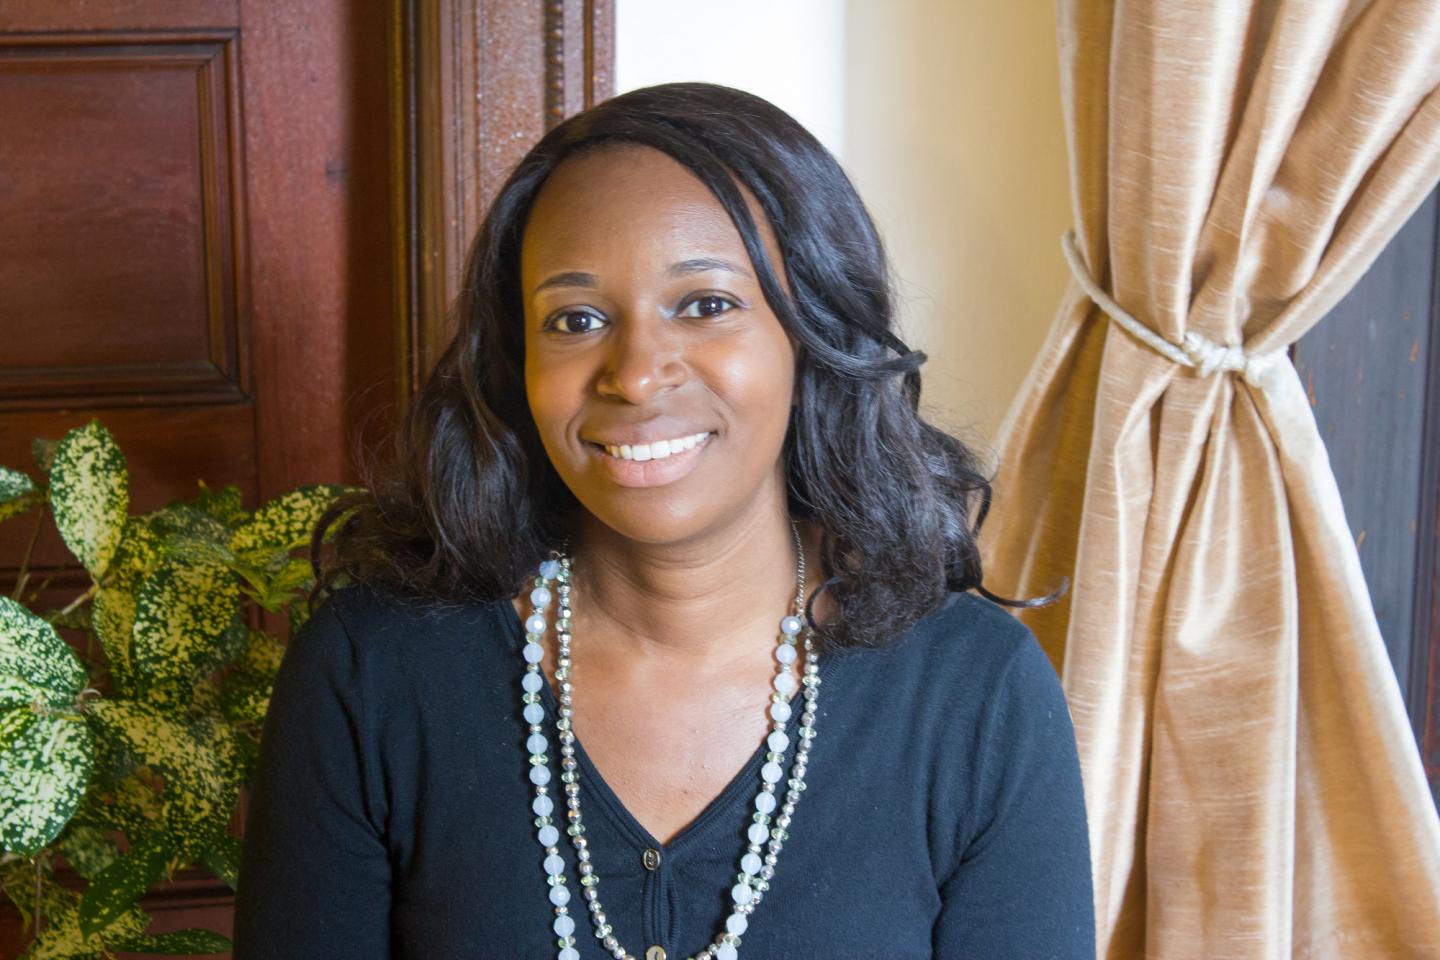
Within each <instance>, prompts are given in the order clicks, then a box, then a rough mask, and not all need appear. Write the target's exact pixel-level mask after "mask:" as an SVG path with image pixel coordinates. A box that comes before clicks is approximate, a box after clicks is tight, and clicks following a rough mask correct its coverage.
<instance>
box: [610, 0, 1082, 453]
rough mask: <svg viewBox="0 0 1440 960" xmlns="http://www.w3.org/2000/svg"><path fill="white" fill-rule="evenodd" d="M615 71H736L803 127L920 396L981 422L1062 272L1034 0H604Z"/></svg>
mask: <svg viewBox="0 0 1440 960" xmlns="http://www.w3.org/2000/svg"><path fill="white" fill-rule="evenodd" d="M616 80H617V82H616V88H617V91H624V90H629V89H633V88H634V87H637V86H645V85H647V84H651V83H661V82H665V81H669V80H710V81H713V82H717V83H725V84H729V85H731V86H736V87H741V88H744V89H746V90H750V91H752V92H754V93H757V94H759V95H761V96H763V97H766V98H767V99H769V100H771V101H773V102H774V103H776V104H777V105H779V106H780V107H782V108H783V109H785V110H787V111H789V112H790V113H791V114H793V115H794V116H795V117H796V118H797V119H798V120H800V122H801V123H803V124H805V125H806V126H807V127H809V128H810V129H811V130H812V131H814V132H815V134H816V135H817V136H818V137H819V138H820V139H821V141H822V142H824V143H825V144H826V146H828V147H829V148H830V149H831V150H832V151H833V152H834V153H835V154H836V156H837V157H839V159H840V161H841V163H842V164H843V165H844V166H845V168H846V170H847V171H848V172H849V173H850V176H851V178H852V180H854V181H855V184H856V187H857V188H858V189H859V191H860V195H861V197H862V198H863V199H864V200H865V203H866V205H867V206H868V207H869V208H870V211H871V214H872V215H873V216H874V217H875V220H876V222H877V223H878V224H879V227H880V231H881V233H882V235H883V236H884V237H885V240H886V244H887V247H888V249H889V252H890V255H891V258H892V260H893V262H894V265H895V273H896V276H897V278H898V280H899V284H900V290H899V293H900V295H901V315H900V326H901V334H902V336H903V337H904V339H905V340H906V341H907V342H908V343H910V345H911V346H913V347H916V348H917V349H921V350H924V351H925V352H926V353H927V354H929V357H930V359H929V362H927V363H926V364H925V366H924V367H923V368H922V373H923V375H924V390H923V395H922V398H921V400H922V405H923V408H924V410H925V412H926V413H927V414H928V415H929V416H930V417H931V418H932V419H933V420H935V421H936V422H937V423H939V424H941V425H943V426H944V427H946V428H947V429H950V430H952V431H954V432H956V433H958V434H960V435H961V436H962V437H964V438H965V439H966V440H968V441H976V442H979V443H981V444H983V443H985V442H988V441H989V440H991V439H992V438H993V437H994V434H995V430H996V428H997V427H998V425H999V423H1000V420H1001V419H1002V417H1003V416H1004V414H1005V410H1006V408H1007V407H1008V405H1009V404H1010V403H1011V401H1012V399H1013V398H1014V396H1015V394H1016V392H1017V391H1018V389H1019V387H1020V383H1021V380H1022V379H1023V378H1024V376H1025V373H1026V371H1027V369H1028V368H1029V365H1030V361H1031V359H1032V358H1033V356H1034V354H1035V352H1036V351H1037V350H1038V348H1039V346H1040V343H1041V340H1042V339H1043V337H1044V333H1045V331H1046V329H1047V328H1048V327H1049V324H1050V320H1051V317H1052V315H1053V313H1054V309H1055V306H1056V305H1057V303H1058V302H1059V299H1060V296H1061V294H1062V292H1063V291H1064V288H1065V282H1066V278H1067V273H1066V267H1065V262H1064V260H1063V259H1062V258H1061V255H1060V248H1059V236H1060V233H1061V231H1062V230H1064V228H1065V226H1066V225H1067V224H1068V223H1069V220H1070V208H1069V188H1068V181H1067V174H1066V162H1065V141H1064V133H1063V128H1062V126H1061V115H1060V99H1059V76H1058V69H1057V66H1056V50H1055V21H1054V8H1053V6H1052V5H1051V4H1049V3H1014V4H1011V3H995V2H961V0H848V2H847V0H829V2H824V0H770V2H768V3H760V2H754V0H733V2H729V3H724V4H720V3H712V2H707V0H664V2H662V0H616Z"/></svg>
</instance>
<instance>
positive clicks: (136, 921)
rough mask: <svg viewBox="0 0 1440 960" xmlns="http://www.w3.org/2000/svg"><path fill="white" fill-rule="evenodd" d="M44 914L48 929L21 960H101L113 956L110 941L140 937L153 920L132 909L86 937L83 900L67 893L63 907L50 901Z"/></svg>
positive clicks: (139, 910) (45, 929)
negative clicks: (82, 907) (81, 917)
mask: <svg viewBox="0 0 1440 960" xmlns="http://www.w3.org/2000/svg"><path fill="white" fill-rule="evenodd" d="M44 913H45V928H44V929H43V930H42V931H41V932H40V937H39V939H38V940H36V941H35V942H34V943H33V944H31V945H30V949H29V950H27V951H25V952H24V953H22V954H21V955H20V958H19V960H102V958H107V957H110V956H113V954H112V953H111V952H110V949H109V948H108V947H107V941H109V940H110V939H114V940H115V941H117V942H119V941H122V940H128V939H129V938H131V937H137V936H140V935H142V934H143V933H144V932H145V931H146V930H148V929H149V927H150V923H151V919H152V918H151V917H150V915H149V914H148V913H146V912H145V911H144V910H142V909H140V908H139V907H131V908H130V909H128V910H126V911H125V912H124V913H122V914H121V915H120V916H119V917H117V918H115V919H114V920H113V921H112V922H111V923H110V925H109V926H107V927H106V928H105V929H104V930H102V931H100V932H98V933H92V934H90V935H89V936H86V935H85V934H83V933H81V932H80V897H79V896H78V895H76V894H73V893H71V892H70V891H68V890H67V891H65V902H64V903H63V904H56V905H54V906H52V905H50V904H49V903H48V902H47V904H46V905H45V908H44Z"/></svg>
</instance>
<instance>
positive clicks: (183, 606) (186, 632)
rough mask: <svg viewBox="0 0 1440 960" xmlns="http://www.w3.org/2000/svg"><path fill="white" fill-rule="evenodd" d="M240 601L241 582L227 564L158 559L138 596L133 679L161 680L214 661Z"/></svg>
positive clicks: (183, 675)
mask: <svg viewBox="0 0 1440 960" xmlns="http://www.w3.org/2000/svg"><path fill="white" fill-rule="evenodd" d="M239 603H240V587H239V585H238V584H237V583H236V582H235V577H234V575H233V574H231V573H230V571H229V570H227V569H226V568H225V567H220V566H215V565H213V564H185V563H178V562H166V563H164V564H162V565H161V566H160V568H159V569H157V570H156V571H155V572H154V573H153V574H151V575H150V576H149V577H148V578H147V579H146V580H145V582H144V584H142V585H141V587H140V592H139V594H138V595H137V596H136V607H135V627H134V629H133V631H132V633H131V642H130V659H131V667H132V671H133V673H134V675H135V677H136V679H137V681H138V682H139V683H141V684H142V685H144V686H147V687H150V686H161V685H164V684H166V683H169V682H173V681H177V680H182V679H188V678H191V677H193V676H194V674H195V672H196V671H197V670H198V669H199V668H201V667H202V666H203V665H205V664H206V663H207V662H213V661H214V660H215V659H216V649H215V648H216V643H217V641H219V640H221V639H222V637H223V635H224V634H225V632H226V631H227V630H228V629H229V628H230V625H231V621H232V620H233V619H234V618H235V613H236V610H237V608H238V606H239Z"/></svg>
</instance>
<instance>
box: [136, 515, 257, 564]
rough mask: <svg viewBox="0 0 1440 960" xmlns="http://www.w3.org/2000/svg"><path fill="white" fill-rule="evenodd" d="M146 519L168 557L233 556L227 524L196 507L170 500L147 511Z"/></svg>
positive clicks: (225, 559) (220, 559) (223, 560)
mask: <svg viewBox="0 0 1440 960" xmlns="http://www.w3.org/2000/svg"><path fill="white" fill-rule="evenodd" d="M145 520H146V522H147V523H148V524H149V526H150V529H152V530H154V531H155V533H156V534H157V535H158V536H159V537H160V539H161V541H162V542H163V543H164V550H165V554H166V556H167V557H172V558H174V559H177V560H184V561H186V562H189V563H218V564H227V563H232V562H233V561H234V559H235V558H234V556H233V555H232V554H231V553H230V548H229V547H228V546H226V544H227V542H228V541H229V539H230V528H229V527H227V526H225V524H223V523H221V522H220V521H219V520H217V519H215V518H214V517H212V516H210V514H208V513H206V512H205V511H204V510H201V509H200V508H198V507H194V506H191V505H190V504H188V503H171V504H167V505H166V506H163V507H161V508H160V509H159V510H155V511H152V512H151V513H148V514H146V515H145Z"/></svg>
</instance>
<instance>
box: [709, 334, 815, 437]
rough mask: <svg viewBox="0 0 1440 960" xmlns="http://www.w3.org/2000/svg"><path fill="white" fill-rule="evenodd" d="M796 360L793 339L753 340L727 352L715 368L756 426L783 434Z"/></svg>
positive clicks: (731, 398) (736, 404)
mask: <svg viewBox="0 0 1440 960" xmlns="http://www.w3.org/2000/svg"><path fill="white" fill-rule="evenodd" d="M794 362H795V361H794V356H793V354H792V353H791V350H790V345H789V341H787V340H785V339H784V338H781V339H780V341H779V343H778V344H777V343H775V342H771V341H769V340H767V341H766V342H764V343H756V342H751V343H746V344H744V345H743V346H740V347H739V349H736V350H732V351H727V353H726V355H725V357H724V358H723V361H722V362H721V363H720V364H718V365H717V366H716V367H715V368H714V370H715V375H716V378H717V382H718V383H720V384H721V385H722V387H721V389H723V390H724V392H725V394H726V396H727V398H728V399H729V401H730V403H731V405H732V406H733V407H734V408H736V409H739V410H743V411H744V412H745V414H746V415H747V417H749V418H751V419H752V420H753V421H754V422H753V423H752V425H751V426H752V429H756V430H757V431H758V432H767V430H768V432H776V433H780V434H783V433H784V431H785V427H786V425H787V422H788V418H789V415H790V397H791V393H792V390H793V385H794V376H795V371H794ZM769 428H773V429H769Z"/></svg>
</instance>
